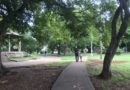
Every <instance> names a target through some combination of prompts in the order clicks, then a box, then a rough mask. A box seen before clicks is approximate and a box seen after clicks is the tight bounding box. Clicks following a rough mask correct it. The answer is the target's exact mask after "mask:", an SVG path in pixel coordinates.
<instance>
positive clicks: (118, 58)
mask: <svg viewBox="0 0 130 90" xmlns="http://www.w3.org/2000/svg"><path fill="white" fill-rule="evenodd" d="M102 56H103V58H104V56H105V55H104V54H102ZM87 57H88V58H89V59H96V60H101V59H100V54H96V53H94V54H93V55H92V56H91V54H87ZM103 58H102V60H103ZM113 60H114V61H130V53H123V54H120V55H117V54H116V55H115V56H114V58H113Z"/></svg>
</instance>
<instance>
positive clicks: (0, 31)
mask: <svg viewBox="0 0 130 90" xmlns="http://www.w3.org/2000/svg"><path fill="white" fill-rule="evenodd" d="M7 28H8V24H7V22H6V20H2V21H1V22H0V76H1V75H3V74H5V73H6V72H7V71H8V70H7V69H6V68H5V67H4V66H3V64H2V58H1V51H2V50H1V47H2V41H3V36H4V35H5V33H6V30H7Z"/></svg>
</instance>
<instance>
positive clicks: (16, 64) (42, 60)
mask: <svg viewBox="0 0 130 90" xmlns="http://www.w3.org/2000/svg"><path fill="white" fill-rule="evenodd" d="M59 61H61V59H60V58H59V57H53V56H47V57H40V58H38V59H35V60H29V61H22V62H3V65H4V66H6V67H8V68H9V67H21V66H31V65H39V64H46V63H49V62H59Z"/></svg>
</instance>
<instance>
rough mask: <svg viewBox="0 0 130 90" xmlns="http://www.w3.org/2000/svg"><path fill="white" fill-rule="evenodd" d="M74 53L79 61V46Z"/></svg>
mask: <svg viewBox="0 0 130 90" xmlns="http://www.w3.org/2000/svg"><path fill="white" fill-rule="evenodd" d="M74 54H75V59H76V62H78V61H79V50H78V48H75V50H74Z"/></svg>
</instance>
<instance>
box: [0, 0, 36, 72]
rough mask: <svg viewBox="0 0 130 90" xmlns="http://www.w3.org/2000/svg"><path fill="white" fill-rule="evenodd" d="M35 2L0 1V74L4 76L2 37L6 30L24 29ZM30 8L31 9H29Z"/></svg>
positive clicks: (32, 0)
mask: <svg viewBox="0 0 130 90" xmlns="http://www.w3.org/2000/svg"><path fill="white" fill-rule="evenodd" d="M33 2H36V1H35V0H31V1H27V0H0V19H1V20H0V74H4V73H5V72H6V69H5V68H4V66H3V65H2V61H1V45H2V40H3V36H4V35H5V33H6V31H7V29H8V28H9V27H11V28H17V29H18V28H19V27H25V26H27V25H28V21H29V20H30V17H31V16H32V10H34V8H33V7H35V5H32V3H33ZM30 7H31V8H30Z"/></svg>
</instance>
